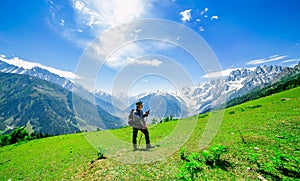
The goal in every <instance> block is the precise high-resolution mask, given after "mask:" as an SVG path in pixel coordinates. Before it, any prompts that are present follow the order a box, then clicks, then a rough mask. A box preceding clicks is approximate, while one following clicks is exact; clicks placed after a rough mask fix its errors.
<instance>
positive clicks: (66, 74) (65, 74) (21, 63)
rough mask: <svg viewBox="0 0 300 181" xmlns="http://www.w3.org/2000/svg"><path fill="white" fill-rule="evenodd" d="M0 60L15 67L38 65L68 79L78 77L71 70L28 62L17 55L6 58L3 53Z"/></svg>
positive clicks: (27, 67)
mask: <svg viewBox="0 0 300 181" xmlns="http://www.w3.org/2000/svg"><path fill="white" fill-rule="evenodd" d="M0 60H1V61H3V62H6V63H8V64H11V65H14V66H17V67H22V68H24V69H32V68H34V67H40V68H42V69H45V70H48V71H49V72H52V73H54V74H57V75H59V76H61V77H65V78H68V79H75V78H78V76H76V74H74V73H72V72H68V71H63V70H59V69H55V68H52V67H48V66H45V65H42V64H39V63H35V62H29V61H26V60H23V59H20V58H19V57H14V58H12V59H7V58H5V55H1V57H0Z"/></svg>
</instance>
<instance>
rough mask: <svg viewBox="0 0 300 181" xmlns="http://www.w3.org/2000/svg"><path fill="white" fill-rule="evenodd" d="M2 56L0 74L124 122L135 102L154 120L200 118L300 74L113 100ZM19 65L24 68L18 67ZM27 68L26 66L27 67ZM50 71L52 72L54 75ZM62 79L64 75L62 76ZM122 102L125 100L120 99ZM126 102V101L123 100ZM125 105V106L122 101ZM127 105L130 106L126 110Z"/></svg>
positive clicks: (234, 79) (238, 78) (237, 78)
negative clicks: (35, 81) (55, 87)
mask: <svg viewBox="0 0 300 181" xmlns="http://www.w3.org/2000/svg"><path fill="white" fill-rule="evenodd" d="M7 62H10V61H9V60H8V59H6V58H5V57H3V56H0V72H4V73H17V74H26V75H30V76H35V77H38V78H41V79H44V80H47V81H50V82H53V83H56V84H59V85H61V86H62V87H64V88H66V89H68V90H72V91H73V92H76V93H77V94H78V95H80V96H82V97H83V98H84V99H86V100H89V101H90V102H94V103H95V104H97V105H99V106H100V107H102V108H103V109H104V110H105V111H107V112H109V113H111V114H114V115H117V116H119V117H122V118H123V119H126V116H127V114H128V112H129V110H130V109H132V108H135V101H137V100H141V101H143V102H144V110H145V111H146V110H148V109H150V110H151V115H152V116H153V117H157V118H162V117H165V116H173V117H186V116H189V115H194V114H199V113H203V112H206V111H208V110H211V109H212V108H214V107H218V106H219V105H221V104H224V103H226V101H229V100H231V99H233V98H236V97H239V96H242V95H244V94H247V93H248V92H249V91H251V90H253V89H255V88H263V87H265V86H268V85H270V84H272V83H275V82H277V81H278V80H280V79H281V78H282V77H284V76H287V75H290V74H292V73H295V72H299V71H300V64H298V65H297V66H296V67H295V68H289V67H281V66H258V67H256V68H238V69H234V70H232V71H231V72H230V74H229V75H228V76H227V77H225V78H223V79H214V80H211V81H209V82H204V83H200V84H198V85H193V86H187V87H184V88H183V89H182V90H180V91H178V92H175V93H170V92H169V93H168V92H164V91H154V92H150V93H142V94H140V95H138V96H135V97H127V96H126V95H120V97H118V98H116V97H114V96H112V95H110V94H108V93H105V92H103V91H99V90H96V91H95V92H93V93H92V92H89V91H87V90H85V89H84V88H82V87H80V86H77V85H74V84H73V83H72V82H71V80H69V79H68V78H66V77H63V76H59V75H58V74H56V73H57V72H58V73H59V71H60V70H55V69H53V68H49V67H46V69H44V68H43V67H45V66H43V65H40V66H39V65H37V66H35V65H36V63H30V62H25V63H24V61H23V62H22V61H21V62H20V59H16V60H15V62H14V63H7ZM19 64H22V65H26V66H22V65H21V66H18V65H19ZM28 65H29V66H28ZM49 70H55V71H54V72H53V71H52V72H51V71H49ZM61 73H62V74H64V75H65V73H66V72H63V71H62V72H61ZM123 98H124V99H123ZM125 98H126V100H125ZM124 100H125V101H126V102H125V101H124ZM128 102H130V104H131V106H127V105H128Z"/></svg>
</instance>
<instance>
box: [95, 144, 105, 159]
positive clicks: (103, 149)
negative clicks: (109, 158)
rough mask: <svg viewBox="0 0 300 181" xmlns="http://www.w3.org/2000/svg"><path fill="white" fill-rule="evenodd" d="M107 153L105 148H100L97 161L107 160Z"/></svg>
mask: <svg viewBox="0 0 300 181" xmlns="http://www.w3.org/2000/svg"><path fill="white" fill-rule="evenodd" d="M105 153H106V150H105V148H104V147H102V146H100V147H99V148H98V152H97V156H98V157H97V159H105V158H106V157H105V156H104V154H105Z"/></svg>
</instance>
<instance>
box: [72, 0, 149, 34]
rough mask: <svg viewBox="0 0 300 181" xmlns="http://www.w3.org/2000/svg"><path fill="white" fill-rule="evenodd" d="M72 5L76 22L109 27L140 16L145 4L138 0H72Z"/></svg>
mask: <svg viewBox="0 0 300 181" xmlns="http://www.w3.org/2000/svg"><path fill="white" fill-rule="evenodd" d="M73 7H74V9H75V10H76V12H77V20H78V23H82V24H85V25H87V26H89V27H91V28H95V27H96V28H111V27H114V26H117V25H119V24H122V23H125V22H128V21H130V20H133V19H135V18H139V17H141V15H142V14H143V12H144V10H145V7H146V4H145V3H144V2H143V1H140V0H130V1H124V0H110V1H92V0H81V1H80V0H73ZM98 26H99V27H98Z"/></svg>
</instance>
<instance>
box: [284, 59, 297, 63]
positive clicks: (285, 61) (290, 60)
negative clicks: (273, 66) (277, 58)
mask: <svg viewBox="0 0 300 181" xmlns="http://www.w3.org/2000/svg"><path fill="white" fill-rule="evenodd" d="M299 61H300V58H293V59H289V60H284V61H283V63H290V62H299Z"/></svg>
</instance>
